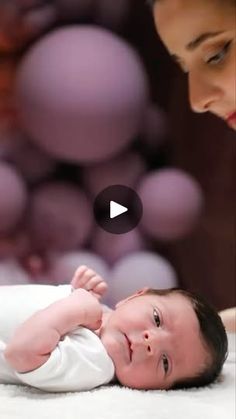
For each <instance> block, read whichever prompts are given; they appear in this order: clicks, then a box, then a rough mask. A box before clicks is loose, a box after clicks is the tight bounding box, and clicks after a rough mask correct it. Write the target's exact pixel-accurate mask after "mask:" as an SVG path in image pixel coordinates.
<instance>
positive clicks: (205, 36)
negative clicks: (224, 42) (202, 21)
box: [185, 31, 224, 51]
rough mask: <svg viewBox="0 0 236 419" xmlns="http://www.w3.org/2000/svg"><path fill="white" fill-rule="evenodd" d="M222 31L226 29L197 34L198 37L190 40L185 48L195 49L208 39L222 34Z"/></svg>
mask: <svg viewBox="0 0 236 419" xmlns="http://www.w3.org/2000/svg"><path fill="white" fill-rule="evenodd" d="M222 33H224V31H218V32H205V33H202V34H201V35H199V36H197V38H195V39H194V40H193V41H191V42H189V43H188V44H187V45H186V46H185V48H186V49H187V50H188V51H193V50H194V49H196V48H197V47H199V45H201V44H202V43H203V42H205V41H206V40H207V39H210V38H214V37H215V36H218V35H221V34H222Z"/></svg>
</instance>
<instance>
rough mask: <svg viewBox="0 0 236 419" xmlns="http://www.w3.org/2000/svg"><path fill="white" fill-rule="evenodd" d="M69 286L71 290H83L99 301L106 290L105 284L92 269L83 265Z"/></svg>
mask: <svg viewBox="0 0 236 419" xmlns="http://www.w3.org/2000/svg"><path fill="white" fill-rule="evenodd" d="M71 285H72V287H73V288H75V289H77V288H84V289H85V290H87V291H89V292H90V293H91V294H93V295H94V297H96V298H97V299H100V298H101V297H102V296H103V294H104V293H105V292H106V290H107V283H106V281H104V279H103V278H102V277H101V276H100V275H98V274H97V273H96V272H95V271H94V270H93V269H90V268H88V267H87V266H85V265H81V266H80V267H79V268H78V269H77V270H76V271H75V274H74V276H73V278H72V281H71Z"/></svg>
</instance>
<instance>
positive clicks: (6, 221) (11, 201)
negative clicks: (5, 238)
mask: <svg viewBox="0 0 236 419" xmlns="http://www.w3.org/2000/svg"><path fill="white" fill-rule="evenodd" d="M0 197H1V199H0V234H5V233H7V232H11V231H12V230H13V229H14V228H15V227H16V226H17V224H18V223H19V222H20V221H21V219H22V217H23V215H24V212H25V209H26V205H27V200H28V194H27V189H26V185H25V182H24V180H23V178H22V177H21V176H20V174H19V173H18V172H17V171H16V170H15V168H14V167H13V166H12V165H10V164H8V163H5V162H0Z"/></svg>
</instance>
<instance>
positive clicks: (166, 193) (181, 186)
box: [138, 168, 203, 240]
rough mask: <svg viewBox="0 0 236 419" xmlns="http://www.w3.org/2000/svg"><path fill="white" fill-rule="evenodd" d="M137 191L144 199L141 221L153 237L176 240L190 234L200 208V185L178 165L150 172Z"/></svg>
mask: <svg viewBox="0 0 236 419" xmlns="http://www.w3.org/2000/svg"><path fill="white" fill-rule="evenodd" d="M138 193H139V196H140V198H141V200H142V203H143V218H142V221H141V225H142V227H143V229H144V231H145V232H146V233H147V234H148V235H150V236H151V237H153V238H155V239H160V240H175V239H178V238H182V237H183V236H185V235H187V234H189V233H190V232H191V231H192V230H193V228H194V226H195V224H196V222H197V221H198V219H199V217H200V214H201V211H202V208H203V193H202V190H201V187H200V185H199V184H198V182H197V181H196V180H195V179H193V178H192V176H190V175H189V174H188V173H185V172H184V171H182V170H179V169H174V168H167V169H162V170H157V171H154V172H151V173H149V174H148V175H146V176H145V177H144V178H143V180H142V181H141V183H140V185H139V188H138Z"/></svg>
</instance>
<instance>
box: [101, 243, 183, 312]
mask: <svg viewBox="0 0 236 419" xmlns="http://www.w3.org/2000/svg"><path fill="white" fill-rule="evenodd" d="M175 286H177V278H176V273H175V271H174V269H173V267H172V266H171V264H170V263H169V262H168V261H167V260H166V259H164V258H163V257H162V256H160V255H158V254H157V253H153V252H147V251H142V252H135V253H133V254H131V255H128V256H126V257H124V258H123V259H121V260H119V261H118V262H117V263H116V264H115V265H114V267H113V269H112V271H111V276H110V279H109V282H108V293H107V296H106V297H105V302H106V303H107V304H109V305H114V304H116V303H117V302H118V301H120V300H122V299H123V298H126V297H128V296H129V295H131V294H133V293H135V292H136V291H138V290H140V289H141V288H143V287H149V288H154V289H155V288H156V289H163V288H171V287H175Z"/></svg>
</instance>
